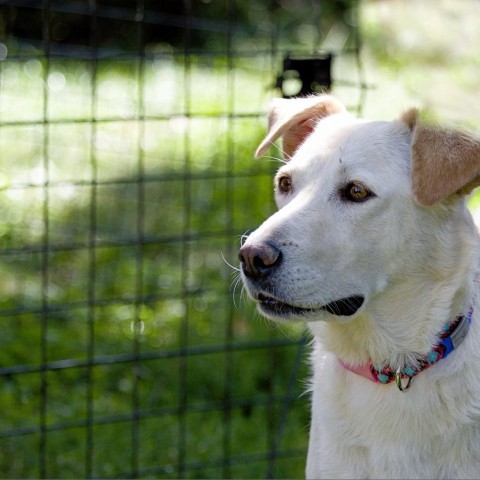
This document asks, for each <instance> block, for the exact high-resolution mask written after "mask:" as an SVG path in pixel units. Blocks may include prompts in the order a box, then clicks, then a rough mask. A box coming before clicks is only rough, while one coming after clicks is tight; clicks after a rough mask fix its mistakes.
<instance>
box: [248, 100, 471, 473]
mask: <svg viewBox="0 0 480 480" xmlns="http://www.w3.org/2000/svg"><path fill="white" fill-rule="evenodd" d="M279 137H282V138H283V152H284V157H285V165H283V166H282V167H281V168H280V169H279V171H278V173H277V175H276V179H275V195H276V201H277V204H278V207H279V210H278V211H277V212H276V213H275V214H274V215H272V216H271V217H270V218H269V219H267V220H266V221H265V223H264V224H263V225H261V226H260V227H259V228H258V229H257V230H256V231H255V232H253V233H252V234H251V235H250V236H249V237H248V239H247V240H246V242H245V244H244V245H243V246H242V247H241V249H240V253H239V256H240V261H241V267H242V272H243V280H244V284H245V286H246V289H247V291H248V293H249V295H250V296H251V297H252V298H253V299H254V300H255V301H256V302H257V304H258V309H259V310H260V312H261V313H262V314H263V315H265V316H266V317H268V318H271V319H275V320H284V321H285V320H296V319H303V320H305V321H307V322H308V323H309V327H310V329H311V332H312V333H313V335H314V339H315V340H314V351H313V354H312V364H313V379H312V386H311V389H312V424H311V431H310V443H309V449H308V459H307V471H306V474H307V477H308V478H382V479H383V478H462V479H463V478H480V330H479V329H480V325H479V319H480V305H479V301H478V298H477V297H476V292H477V291H479V285H478V283H479V272H480V266H479V250H478V245H479V238H478V235H477V232H476V229H475V227H474V223H473V220H472V217H471V215H470V213H469V212H468V210H467V208H466V205H465V195H466V194H467V193H469V192H470V191H471V190H472V189H473V188H474V187H475V186H477V184H478V178H477V177H478V176H479V175H480V141H478V140H475V139H474V138H473V137H472V136H469V135H467V134H464V133H460V132H455V131H452V130H447V129H439V128H432V127H429V126H427V125H425V124H423V123H422V122H420V121H419V120H417V112H416V111H415V110H410V111H408V112H406V113H405V114H404V115H402V117H401V118H400V119H399V120H396V121H393V122H367V121H364V120H358V119H356V118H354V117H353V116H352V115H350V114H349V113H348V112H346V111H345V109H344V107H343V106H342V105H341V104H339V102H338V101H336V100H335V99H334V98H332V97H330V96H327V95H321V96H316V97H308V98H303V99H294V100H278V101H276V102H274V104H273V107H272V109H271V111H270V115H269V132H268V135H267V137H266V138H265V140H264V141H263V142H262V144H261V145H260V147H259V149H258V151H257V156H261V155H263V154H264V153H265V151H266V150H267V148H268V147H269V146H270V145H271V144H272V142H274V141H275V140H276V139H277V138H279Z"/></svg>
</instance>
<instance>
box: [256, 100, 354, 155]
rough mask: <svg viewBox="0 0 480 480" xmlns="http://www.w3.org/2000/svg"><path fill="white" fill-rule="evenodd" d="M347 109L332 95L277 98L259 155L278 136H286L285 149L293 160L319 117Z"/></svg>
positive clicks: (272, 106) (271, 107)
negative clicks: (293, 156)
mask: <svg viewBox="0 0 480 480" xmlns="http://www.w3.org/2000/svg"><path fill="white" fill-rule="evenodd" d="M344 111H345V107H344V106H343V105H342V104H341V103H340V102H339V101H338V100H336V99H334V98H333V97H331V96H330V95H318V96H311V97H305V98H293V99H285V98H277V99H275V100H274V101H273V102H272V104H271V105H270V109H269V114H268V134H267V136H266V137H265V138H264V140H263V141H262V143H261V144H260V146H259V147H258V149H257V151H256V152H255V156H256V157H257V158H258V157H261V156H262V155H264V154H265V152H266V151H267V149H268V147H270V145H272V144H273V142H274V141H275V140H276V139H277V138H279V137H283V149H282V152H283V155H284V157H285V160H290V157H291V156H292V155H293V154H294V153H295V150H296V149H297V148H298V146H299V145H300V144H301V143H302V142H303V141H304V140H305V138H306V137H307V136H308V135H309V134H310V133H311V132H312V130H313V129H314V127H315V123H316V121H317V120H318V119H319V118H322V117H326V116H328V115H331V114H333V113H338V112H344Z"/></svg>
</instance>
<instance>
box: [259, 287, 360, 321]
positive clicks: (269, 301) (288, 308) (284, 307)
mask: <svg viewBox="0 0 480 480" xmlns="http://www.w3.org/2000/svg"><path fill="white" fill-rule="evenodd" d="M257 300H258V305H259V306H260V310H261V311H262V312H263V313H265V314H267V315H272V316H275V317H304V316H307V315H308V314H309V313H313V312H316V311H319V310H325V311H327V312H328V313H331V314H332V315H337V316H342V317H350V316H352V315H354V314H355V313H356V312H357V311H358V310H359V308H360V307H361V306H362V305H363V302H364V301H365V298H364V297H363V296H361V295H353V296H351V297H345V298H340V299H338V300H334V301H333V302H330V303H328V304H327V305H323V306H321V307H315V308H309V307H307V308H306V307H298V306H296V305H290V304H289V303H285V302H282V301H281V300H278V299H276V298H274V297H271V296H270V295H265V294H264V293H259V294H258V298H257Z"/></svg>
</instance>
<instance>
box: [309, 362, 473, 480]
mask: <svg viewBox="0 0 480 480" xmlns="http://www.w3.org/2000/svg"><path fill="white" fill-rule="evenodd" d="M321 361H322V365H321V369H318V370H316V372H315V375H314V379H313V385H312V386H313V398H312V414H313V417H312V432H311V442H312V445H311V450H310V451H311V452H312V454H311V455H312V459H313V460H309V462H313V464H315V463H316V462H317V461H318V465H321V468H322V469H323V468H324V467H326V468H329V470H328V473H331V474H335V473H339V472H342V471H343V472H344V470H342V469H343V468H344V466H345V465H348V464H352V465H355V466H356V467H355V468H363V470H352V471H351V475H352V477H357V476H360V477H361V476H362V475H363V476H378V477H382V478H385V476H394V477H397V478H402V477H405V478H411V477H412V476H418V475H419V472H420V474H421V475H420V476H422V475H423V477H429V478H438V477H446V478H449V477H452V478H453V477H456V475H457V473H458V472H460V471H462V470H463V473H464V476H465V477H471V476H472V475H473V473H474V472H477V473H480V449H477V453H475V452H472V449H471V448H470V447H469V445H470V446H471V445H478V446H479V447H480V433H479V429H478V423H479V422H478V416H476V415H472V414H471V412H472V409H471V407H472V406H471V405H468V404H467V402H466V401H465V400H463V399H465V398H466V397H468V396H469V395H468V392H465V391H464V393H463V394H459V392H458V391H457V392H456V393H455V389H452V390H451V391H449V392H445V391H444V390H443V391H442V389H441V388H439V385H438V382H437V380H436V378H435V375H430V374H428V375H427V373H426V372H425V374H422V375H425V378H422V379H415V382H414V383H413V384H412V387H411V389H409V390H408V391H406V392H400V391H399V390H398V389H397V387H396V386H395V384H391V385H379V384H374V383H373V382H370V381H369V380H367V379H365V378H362V377H359V376H356V375H355V374H353V373H352V372H348V371H346V370H344V369H343V368H342V367H340V366H339V365H338V362H337V360H336V359H335V358H334V357H330V356H328V355H327V356H322V360H321ZM468 412H470V413H468ZM477 415H478V413H477ZM462 445H463V446H464V447H465V448H462ZM326 446H329V447H328V448H327V449H325V447H326ZM314 452H316V453H314ZM315 456H316V457H317V458H316V460H315ZM468 456H470V457H469V458H466V457H468ZM309 457H310V453H309ZM342 465H343V467H342ZM466 465H469V467H468V468H470V469H471V471H467V470H464V469H465V468H467V467H466ZM337 466H338V469H339V470H338V471H337V470H336V468H337ZM312 468H313V467H312ZM321 471H323V470H321ZM362 472H363V473H362Z"/></svg>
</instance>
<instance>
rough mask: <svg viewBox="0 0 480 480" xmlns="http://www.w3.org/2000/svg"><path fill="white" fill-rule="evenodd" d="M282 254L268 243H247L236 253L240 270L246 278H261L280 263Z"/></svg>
mask: <svg viewBox="0 0 480 480" xmlns="http://www.w3.org/2000/svg"><path fill="white" fill-rule="evenodd" d="M281 256H282V252H281V251H280V250H279V249H278V248H277V247H275V246H273V245H272V244H269V243H263V244H262V243H261V244H253V245H250V244H249V243H248V242H247V243H246V244H245V245H243V247H242V248H241V249H240V251H239V252H238V258H239V259H240V262H241V264H242V270H243V273H245V275H247V277H262V276H264V275H266V274H267V273H269V272H270V271H271V269H272V268H273V267H275V266H277V265H278V264H279V262H280V259H281Z"/></svg>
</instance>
